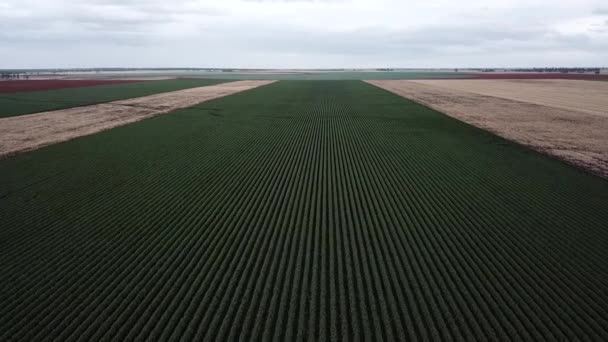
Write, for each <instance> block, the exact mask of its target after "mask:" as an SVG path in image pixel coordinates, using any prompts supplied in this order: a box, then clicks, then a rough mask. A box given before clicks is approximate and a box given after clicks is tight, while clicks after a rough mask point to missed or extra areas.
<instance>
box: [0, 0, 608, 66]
mask: <svg viewBox="0 0 608 342" xmlns="http://www.w3.org/2000/svg"><path fill="white" fill-rule="evenodd" d="M0 47H1V48H2V51H1V52H0V68H44V67H111V66H124V67H185V66H191V67H247V68H332V67H484V66H510V67H516V66H608V1H606V0H557V1H551V0H501V1H498V0H495V1H481V0H463V1H453V0H429V1H406V0H198V1H186V0H0Z"/></svg>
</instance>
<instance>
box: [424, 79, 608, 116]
mask: <svg viewBox="0 0 608 342" xmlns="http://www.w3.org/2000/svg"><path fill="white" fill-rule="evenodd" d="M413 82H416V83H420V84H426V85H431V86H438V87H445V88H449V89H452V90H460V91H466V92H470V93H475V94H480V95H487V96H493V97H500V98H503V99H509V100H514V101H523V102H528V103H534V104H538V105H543V106H549V107H554V108H561V109H567V110H575V111H579V112H585V113H589V114H597V115H605V116H608V82H599V81H580V80H415V81H413Z"/></svg>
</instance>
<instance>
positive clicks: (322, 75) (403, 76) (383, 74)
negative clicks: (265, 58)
mask: <svg viewBox="0 0 608 342" xmlns="http://www.w3.org/2000/svg"><path fill="white" fill-rule="evenodd" d="M186 75H188V77H197V78H213V79H227V80H290V81H298V80H300V81H345V80H408V79H443V78H474V77H475V76H474V75H472V74H467V73H456V72H417V71H374V72H361V71H340V72H308V73H299V74H272V73H268V74H262V73H258V74H255V73H253V74H251V73H250V74H242V73H239V72H220V73H215V72H205V73H186Z"/></svg>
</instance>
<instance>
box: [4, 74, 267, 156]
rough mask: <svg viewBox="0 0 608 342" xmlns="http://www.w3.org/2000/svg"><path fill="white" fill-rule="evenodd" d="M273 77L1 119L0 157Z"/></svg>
mask: <svg viewBox="0 0 608 342" xmlns="http://www.w3.org/2000/svg"><path fill="white" fill-rule="evenodd" d="M272 82H274V81H237V82H230V83H222V84H218V85H213V86H206V87H198V88H191V89H185V90H179V91H174V92H168V93H163V94H157V95H150V96H144V97H139V98H134V99H128V100H121V101H115V102H109V103H104V104H98V105H92V106H85V107H77V108H69V109H62V110H56V111H50V112H44V113H38V114H30V115H21V116H15V117H9V118H4V119H0V157H3V156H9V155H13V154H16V153H19V152H25V151H29V150H34V149H37V148H40V147H43V146H46V145H50V144H54V143H58V142H61V141H66V140H70V139H74V138H77V137H80V136H84V135H89V134H93V133H97V132H100V131H104V130H107V129H110V128H114V127H117V126H122V125H125V124H128V123H132V122H136V121H140V120H143V119H146V118H149V117H152V116H156V115H159V114H164V113H168V112H170V111H173V110H176V109H180V108H186V107H191V106H194V105H196V104H198V103H201V102H205V101H209V100H212V99H215V98H218V97H223V96H227V95H231V94H235V93H238V92H241V91H245V90H249V89H252V88H256V87H259V86H263V85H266V84H269V83H272Z"/></svg>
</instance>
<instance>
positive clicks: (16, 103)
mask: <svg viewBox="0 0 608 342" xmlns="http://www.w3.org/2000/svg"><path fill="white" fill-rule="evenodd" d="M12 82H15V81H5V82H3V83H2V84H7V85H8V84H12ZM16 82H20V81H16ZM26 82H34V83H35V82H38V81H26ZM98 82H99V81H98ZM107 82H110V83H116V82H118V83H119V84H110V85H98V86H84V87H79V88H67V89H56V90H45V91H26V92H19V93H4V94H0V118H3V117H9V116H18V115H24V114H31V113H37V112H43V111H49V110H57V109H63V108H71V107H77V106H84V105H91V104H96V103H103V102H110V101H117V100H124V99H129V98H133V97H139V96H146V95H152V94H158V93H163V92H168V91H175V90H180V89H187V88H193V87H202V86H205V85H212V84H217V83H222V82H225V81H218V80H202V79H201V80H182V79H177V80H162V81H146V82H135V83H133V82H128V83H125V82H124V81H122V82H121V81H107ZM6 87H8V86H6Z"/></svg>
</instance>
